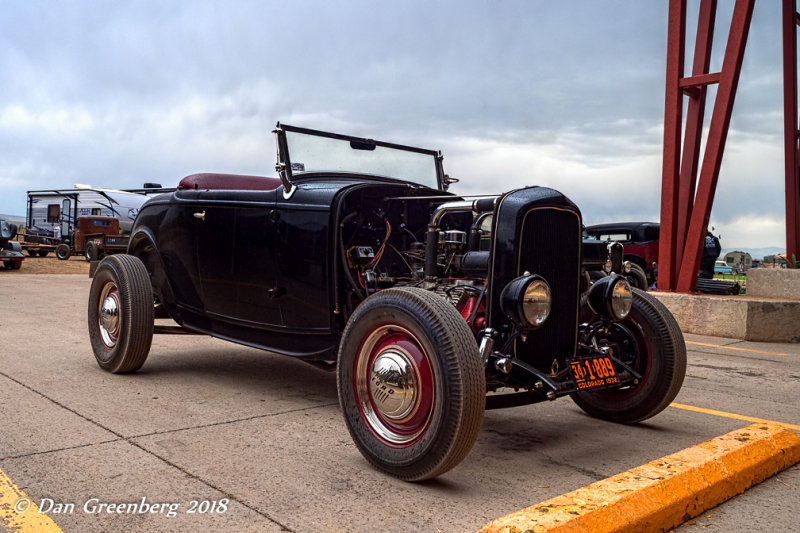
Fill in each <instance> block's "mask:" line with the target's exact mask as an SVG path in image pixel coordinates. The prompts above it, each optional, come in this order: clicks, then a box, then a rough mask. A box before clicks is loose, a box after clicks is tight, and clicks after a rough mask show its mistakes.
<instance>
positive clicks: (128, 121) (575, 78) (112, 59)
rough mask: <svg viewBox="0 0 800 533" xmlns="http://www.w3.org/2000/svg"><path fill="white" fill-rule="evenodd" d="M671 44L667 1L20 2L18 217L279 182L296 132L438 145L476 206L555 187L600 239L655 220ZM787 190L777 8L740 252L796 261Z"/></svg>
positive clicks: (735, 201) (764, 41)
mask: <svg viewBox="0 0 800 533" xmlns="http://www.w3.org/2000/svg"><path fill="white" fill-rule="evenodd" d="M732 4H733V2H720V13H719V15H718V20H717V30H718V31H717V39H716V41H717V45H716V47H715V53H714V59H713V60H712V69H719V67H720V66H721V63H722V55H723V53H724V42H725V39H726V37H727V31H728V25H729V23H730V16H731V10H732V8H731V6H732ZM697 5H698V2H697V1H692V0H690V1H689V8H690V12H695V11H696V10H697ZM693 32H694V28H693V25H691V24H690V27H689V29H688V31H687V34H688V35H690V36H692V37H691V38H690V39H689V41H690V42H691V41H693ZM666 33H667V0H661V1H648V2H641V1H637V0H629V1H610V0H606V1H603V2H597V1H591V0H586V1H568V2H566V1H565V2H551V1H545V0H538V1H534V0H518V1H514V0H508V1H498V0H493V1H471V2H464V1H442V2H428V1H408V0H405V1H403V2H381V1H378V2H376V1H374V0H372V1H368V0H365V1H347V2H345V1H342V2H330V1H304V0H298V1H293V2H286V1H271V0H260V1H253V2H245V1H227V2H222V1H219V2H213V1H207V2H203V1H191V2H178V1H170V2H164V1H163V0H158V1H152V2H138V1H130V2H89V1H82V2H81V1H78V2H71V1H61V2H44V1H30V0H5V1H3V2H1V3H0V213H8V214H24V212H25V198H26V196H25V191H27V190H31V189H43V188H53V187H60V188H68V187H72V185H73V184H75V183H86V184H91V185H93V186H103V187H116V188H132V187H140V186H141V185H142V184H143V183H144V182H159V183H162V184H163V185H165V186H174V185H175V184H177V182H178V181H179V180H180V178H181V177H182V176H185V175H187V174H191V173H194V172H199V171H218V172H231V173H254V174H262V175H272V174H273V170H272V169H273V165H274V159H275V155H274V153H275V150H274V139H273V137H272V134H271V133H270V132H271V129H272V127H273V126H274V124H275V122H276V121H278V120H280V121H282V122H284V123H288V124H294V125H298V126H306V127H311V128H316V129H331V130H336V131H339V132H342V133H348V134H353V135H359V136H365V137H372V138H379V139H382V140H388V141H393V142H398V143H403V144H411V145H418V146H422V147H425V148H435V149H441V150H442V151H443V152H444V154H445V168H446V170H447V172H448V173H449V174H450V175H451V176H453V177H458V178H460V179H461V183H460V184H458V185H457V186H455V187H454V190H455V191H456V192H461V193H463V194H469V193H484V192H499V191H502V190H508V189H511V188H515V187H518V186H521V185H547V186H550V187H554V188H556V189H559V190H561V191H562V192H564V193H565V194H567V195H568V196H570V197H571V198H572V199H573V200H574V201H575V202H576V203H577V204H578V205H579V206H580V207H581V209H582V210H583V213H584V219H585V221H586V223H588V224H594V223H600V222H610V221H615V220H633V219H637V220H658V217H659V210H660V199H659V195H660V184H661V150H662V148H661V146H662V124H663V115H664V71H665V58H666ZM689 48H690V49H691V46H689ZM687 65H689V66H690V65H691V60H688V61H687ZM709 114H710V113H709ZM783 180H784V178H783V151H782V97H781V46H780V4H779V2H759V3H758V4H757V5H756V8H755V13H754V16H753V23H752V26H751V30H750V38H749V41H748V46H747V52H746V54H745V61H744V67H743V71H742V76H741V80H740V86H739V92H738V96H737V100H736V106H735V108H734V114H733V120H732V123H731V131H730V134H729V138H728V145H727V150H726V154H725V158H724V162H723V166H722V173H721V176H720V180H719V185H718V188H717V195H716V200H715V204H714V209H713V211H712V217H711V218H712V220H711V223H712V224H713V225H714V226H715V229H716V231H715V232H716V233H721V234H722V238H723V242H722V243H723V247H724V248H735V247H742V248H743V247H765V246H781V247H783V246H785V234H784V192H783V183H784V181H783Z"/></svg>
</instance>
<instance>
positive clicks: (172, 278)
mask: <svg viewBox="0 0 800 533" xmlns="http://www.w3.org/2000/svg"><path fill="white" fill-rule="evenodd" d="M197 196H198V193H197V192H196V191H178V192H177V193H175V201H174V202H173V203H171V204H170V205H169V207H168V208H167V209H166V212H165V213H164V216H163V218H162V219H161V220H160V222H159V226H158V231H157V232H156V235H157V240H156V246H157V247H158V249H159V253H160V255H161V260H162V261H163V263H164V271H165V272H166V273H167V275H168V276H169V284H170V287H171V288H172V292H173V293H174V296H175V303H176V304H177V305H179V306H181V307H187V308H189V309H192V310H194V311H202V310H203V302H202V297H201V291H200V275H199V273H198V271H197V251H196V249H197V243H196V236H195V230H196V229H197V218H195V216H194V214H195V213H197V212H199V211H201V209H197V205H196V204H195V203H194V202H195V199H196V197H197Z"/></svg>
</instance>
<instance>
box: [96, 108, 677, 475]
mask: <svg viewBox="0 0 800 533" xmlns="http://www.w3.org/2000/svg"><path fill="white" fill-rule="evenodd" d="M275 133H276V135H277V144H278V163H277V165H276V169H277V172H278V175H279V176H280V177H279V178H266V177H257V176H239V175H224V174H194V175H191V176H188V177H186V178H184V179H183V180H182V181H181V182H180V184H179V186H178V189H177V190H176V191H175V192H173V193H169V194H162V195H160V196H157V197H154V198H152V199H151V200H149V201H148V202H147V203H146V204H145V205H144V206H143V207H142V208H141V209H140V210H139V215H138V217H137V218H136V222H135V225H134V227H133V229H132V232H131V237H130V244H129V247H128V253H127V254H123V255H114V256H109V257H106V258H105V259H103V261H102V262H101V263H100V264H99V265H98V266H97V269H96V271H95V273H94V279H93V282H92V286H91V291H90V295H89V305H88V323H89V336H90V340H91V345H92V349H93V351H94V355H95V357H96V359H97V362H98V363H99V365H100V366H101V367H102V368H103V369H105V370H108V371H110V372H133V371H136V370H137V369H139V368H140V367H141V366H142V364H143V363H144V362H145V359H146V358H147V355H148V352H149V350H150V344H151V340H152V336H153V334H154V333H186V332H195V333H203V334H208V335H212V336H214V337H218V338H221V339H226V340H230V341H233V342H237V343H240V344H244V345H247V346H253V347H257V348H262V349H265V350H269V351H271V352H276V353H279V354H285V355H289V356H293V357H297V358H300V359H303V360H305V361H308V362H310V363H313V364H315V365H318V366H322V367H327V368H330V369H334V368H335V369H336V372H337V383H338V391H339V399H340V403H341V408H342V411H343V414H344V418H345V421H346V423H347V426H348V428H349V430H350V433H351V435H352V437H353V440H354V441H355V443H356V444H357V446H358V448H359V449H360V451H361V452H362V453H363V455H364V456H365V457H366V458H367V460H369V462H370V463H372V464H373V465H375V466H376V467H377V468H379V469H381V470H383V471H385V472H388V473H389V474H391V475H394V476H397V477H399V478H402V479H405V480H421V479H426V478H431V477H434V476H437V475H439V474H441V473H443V472H445V471H447V470H449V469H450V468H453V467H454V466H455V465H457V464H458V463H459V462H460V461H461V460H462V459H463V458H464V457H465V456H466V455H467V453H469V451H470V449H471V448H472V445H473V443H474V442H475V439H476V438H477V436H478V433H479V431H480V428H481V423H482V419H483V413H484V409H491V408H497V407H508V406H515V405H524V404H530V403H534V402H539V401H543V400H554V399H556V398H559V397H562V396H571V398H572V399H573V400H574V401H575V403H577V404H578V405H579V406H580V407H581V408H582V409H583V410H585V411H586V412H587V413H589V414H591V415H593V416H596V417H599V418H602V419H606V420H610V421H615V422H623V423H632V422H637V421H640V420H644V419H646V418H649V417H651V416H653V415H655V414H656V413H658V412H660V411H661V410H663V409H664V408H665V407H666V406H667V405H668V404H669V403H670V402H671V401H672V399H673V398H674V397H675V395H676V394H677V393H678V390H679V389H680V387H681V384H682V383H683V378H684V373H685V368H686V348H685V345H684V341H683V337H682V335H681V332H680V330H679V329H678V326H677V324H676V322H675V320H674V318H673V317H672V315H670V313H669V312H668V311H667V310H666V308H665V307H664V306H663V305H661V304H660V303H659V302H658V301H657V300H655V299H654V298H652V297H651V296H649V295H648V294H646V293H645V292H641V291H639V290H637V289H631V287H630V286H629V284H628V282H627V281H626V280H625V278H624V277H623V276H621V275H620V273H621V272H622V271H623V269H624V266H623V264H622V247H621V245H619V244H611V245H608V244H606V243H599V242H597V241H594V242H592V241H586V242H584V241H583V240H582V237H581V228H582V225H581V213H580V211H579V210H578V208H577V207H576V206H575V204H573V203H572V202H571V201H570V200H569V199H567V198H566V197H565V196H564V195H562V194H560V193H559V192H557V191H555V190H553V189H549V188H546V187H526V188H523V189H517V190H514V191H511V192H508V193H504V194H500V195H497V196H481V197H463V196H458V195H455V194H452V193H450V192H448V190H447V189H448V186H449V185H450V184H451V183H453V182H455V181H456V180H453V179H451V178H449V177H448V176H447V175H446V174H444V172H443V169H442V157H441V155H440V154H439V153H438V152H435V151H431V150H423V149H418V148H411V147H408V146H400V145H395V144H390V143H385V142H378V141H374V140H371V139H363V138H356V137H350V136H344V135H338V134H332V133H325V132H320V131H314V130H309V129H304V128H298V127H292V126H288V125H281V124H278V127H277V128H276V130H275ZM598 269H602V270H603V271H604V272H605V273H606V274H607V275H606V276H604V277H602V278H600V279H597V280H592V279H590V277H589V275H588V274H587V271H589V270H591V271H597V270H598ZM154 318H172V319H173V320H174V321H175V322H176V323H177V324H178V325H177V326H174V325H173V326H165V325H159V324H155V322H154Z"/></svg>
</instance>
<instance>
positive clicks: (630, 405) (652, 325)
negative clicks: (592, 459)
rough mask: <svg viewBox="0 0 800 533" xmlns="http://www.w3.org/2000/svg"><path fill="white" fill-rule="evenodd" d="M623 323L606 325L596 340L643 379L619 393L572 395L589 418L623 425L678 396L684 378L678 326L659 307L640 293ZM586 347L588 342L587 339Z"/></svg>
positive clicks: (649, 414)
mask: <svg viewBox="0 0 800 533" xmlns="http://www.w3.org/2000/svg"><path fill="white" fill-rule="evenodd" d="M632 290H633V304H632V306H631V311H630V313H629V314H628V316H627V317H626V318H625V320H622V321H619V322H613V323H611V325H610V327H609V328H608V330H607V332H606V333H602V332H599V333H598V334H597V336H595V340H597V342H598V345H599V346H601V347H602V346H607V347H611V348H612V349H613V351H614V355H615V357H617V358H618V359H620V360H622V361H623V362H624V363H626V364H628V365H629V366H631V367H632V368H633V369H634V370H636V371H637V372H638V373H639V374H640V375H641V376H642V379H641V381H640V382H639V383H638V384H632V385H630V386H629V387H626V388H622V389H610V390H602V391H594V392H592V391H584V392H576V393H573V394H572V395H571V396H572V399H573V401H574V402H575V403H576V404H577V405H578V406H579V407H580V408H581V409H583V410H584V411H586V412H587V413H588V414H590V415H592V416H594V417H597V418H602V419H603V420H610V421H612V422H620V423H624V424H632V423H634V422H640V421H642V420H645V419H648V418H650V417H652V416H655V415H656V414H658V413H660V412H661V411H663V410H664V409H665V408H666V407H667V406H668V405H669V404H670V403H671V402H672V400H674V399H675V396H677V394H678V391H680V389H681V385H683V378H684V376H685V375H686V343H685V342H684V340H683V334H682V333H681V330H680V328H679V327H678V323H677V322H676V321H675V318H674V317H673V316H672V314H670V312H669V311H668V310H667V308H666V307H664V304H662V303H661V302H659V301H658V300H657V299H655V298H654V297H652V296H650V295H649V294H647V293H646V292H644V291H640V290H639V289H632ZM589 342H591V339H589Z"/></svg>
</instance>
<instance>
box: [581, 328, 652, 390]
mask: <svg viewBox="0 0 800 533" xmlns="http://www.w3.org/2000/svg"><path fill="white" fill-rule="evenodd" d="M603 341H604V342H603ZM604 344H605V345H606V346H610V347H612V348H613V351H614V356H615V357H616V358H617V359H619V360H620V361H622V362H623V363H625V364H626V365H628V366H630V367H631V368H633V369H634V370H636V372H637V373H639V375H640V376H642V378H641V379H640V380H639V383H637V384H635V385H634V384H631V386H630V387H627V388H624V389H618V390H605V391H597V392H595V393H594V394H600V395H602V396H605V397H607V398H610V399H614V400H625V399H627V398H630V397H632V396H634V395H635V394H636V393H637V392H639V390H640V389H641V388H642V387H644V385H645V383H647V378H648V377H649V376H650V368H651V366H652V361H653V353H652V349H651V347H650V343H649V342H648V340H647V337H646V336H645V335H644V333H643V332H642V331H641V328H640V326H639V325H638V324H636V323H635V322H634V321H633V320H632V319H631V318H630V316H629V317H628V318H627V319H626V320H625V322H622V323H620V322H616V323H614V324H612V325H611V327H610V328H609V332H608V335H607V336H606V337H605V338H604V339H603V340H601V346H602V345H604Z"/></svg>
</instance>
